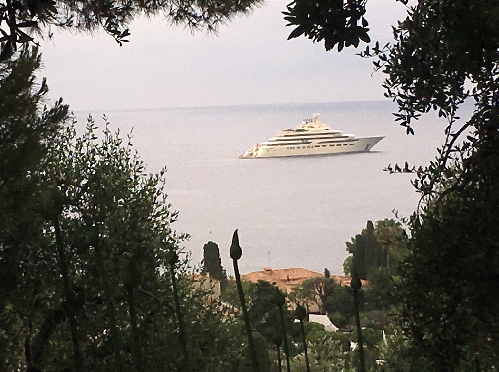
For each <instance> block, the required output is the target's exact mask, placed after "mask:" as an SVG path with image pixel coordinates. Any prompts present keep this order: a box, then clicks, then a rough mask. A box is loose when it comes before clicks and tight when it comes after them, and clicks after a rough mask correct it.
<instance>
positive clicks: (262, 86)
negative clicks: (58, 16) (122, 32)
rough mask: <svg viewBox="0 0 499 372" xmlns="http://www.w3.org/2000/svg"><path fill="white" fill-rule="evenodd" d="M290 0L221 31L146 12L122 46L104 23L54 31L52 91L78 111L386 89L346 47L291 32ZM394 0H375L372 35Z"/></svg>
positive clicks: (385, 36) (379, 31) (47, 67)
mask: <svg viewBox="0 0 499 372" xmlns="http://www.w3.org/2000/svg"><path fill="white" fill-rule="evenodd" d="M287 3H289V0H267V1H266V2H265V4H264V5H263V6H262V7H260V8H258V9H256V10H255V11H253V12H252V13H251V14H250V15H248V16H239V17H237V18H235V19H234V20H233V21H232V22H230V23H229V24H227V25H226V26H223V27H221V28H220V30H219V32H218V33H217V34H216V35H215V34H205V33H199V32H197V33H194V34H193V33H192V32H191V31H190V30H187V29H184V28H182V27H173V26H169V25H168V23H167V22H166V21H165V20H164V19H163V18H162V17H161V16H158V17H157V18H154V19H138V20H136V21H135V22H134V23H133V24H132V25H131V27H130V29H131V32H132V35H131V36H130V37H129V40H130V42H129V43H126V44H124V46H122V47H120V46H119V45H118V44H117V43H116V42H115V41H114V40H113V39H112V38H111V37H110V36H108V35H107V34H105V33H103V32H102V33H98V34H96V35H93V36H90V35H88V34H74V33H69V32H63V33H56V35H55V37H54V38H53V39H51V40H49V41H47V42H44V43H43V45H42V49H41V50H42V54H43V62H44V69H43V70H42V72H41V75H42V76H45V77H47V79H48V83H49V87H50V98H51V99H57V98H58V97H63V98H64V101H65V102H66V103H69V105H70V107H71V108H72V110H74V111H79V110H97V109H108V110H111V109H133V108H163V107H190V106H220V105H234V104H265V103H313V102H332V101H359V100H378V99H383V89H382V88H381V82H382V80H383V76H382V74H381V73H376V74H374V75H372V62H371V61H370V60H365V59H362V58H360V57H358V56H356V55H355V53H358V52H360V50H363V49H364V47H359V49H357V50H355V49H352V50H347V51H343V52H342V53H337V52H326V51H325V50H324V46H323V43H320V44H314V43H312V42H311V41H310V40H309V39H306V38H304V37H301V38H299V39H293V40H290V41H287V40H286V39H287V36H288V35H289V33H290V32H291V30H292V28H291V27H285V24H286V22H285V21H284V20H283V16H282V14H281V12H282V11H283V10H285V7H286V4H287ZM404 12H405V10H404V7H403V5H401V4H400V2H396V1H395V0H371V2H370V3H368V13H367V19H368V21H369V23H370V27H371V29H372V32H371V37H372V39H374V40H380V42H385V41H388V40H389V38H390V37H391V25H392V24H393V23H394V22H395V20H396V19H400V18H401V17H402V16H403V15H404Z"/></svg>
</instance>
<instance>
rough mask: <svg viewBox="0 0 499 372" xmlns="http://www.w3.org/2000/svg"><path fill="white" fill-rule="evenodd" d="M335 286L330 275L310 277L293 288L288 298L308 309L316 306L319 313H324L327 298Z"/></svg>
mask: <svg viewBox="0 0 499 372" xmlns="http://www.w3.org/2000/svg"><path fill="white" fill-rule="evenodd" d="M336 287H337V286H336V284H335V283H334V280H333V279H332V278H331V277H315V278H310V279H307V280H305V281H303V282H302V283H301V284H300V285H299V286H297V287H296V288H293V291H292V292H291V294H290V298H291V300H292V301H293V302H296V303H298V304H302V305H303V306H304V307H305V308H306V309H307V310H308V311H310V308H311V307H314V306H316V307H317V309H318V311H319V313H321V314H325V312H326V306H327V304H328V301H329V298H330V297H331V296H332V295H333V293H334V291H335V288H336ZM314 311H317V310H314Z"/></svg>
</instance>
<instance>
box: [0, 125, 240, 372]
mask: <svg viewBox="0 0 499 372" xmlns="http://www.w3.org/2000/svg"><path fill="white" fill-rule="evenodd" d="M99 138H101V139H99ZM42 160H43V162H42V163H41V164H40V170H37V171H36V172H35V171H33V173H32V175H33V176H38V177H39V179H42V178H43V179H44V180H46V181H47V183H48V184H50V185H51V184H52V183H53V182H56V183H57V184H59V187H60V190H62V192H63V193H64V201H65V202H64V209H63V211H62V215H61V217H60V231H61V237H62V241H63V250H64V255H65V258H66V261H67V268H68V279H69V284H70V292H71V295H70V296H65V295H64V293H63V292H62V291H61V290H60V288H61V287H62V285H61V284H62V283H61V278H60V275H59V267H58V266H57V262H58V260H57V250H56V246H55V238H56V237H55V232H54V230H53V229H51V228H50V224H47V223H46V222H44V220H43V219H41V218H40V217H37V214H36V213H34V212H31V213H32V215H33V218H34V220H33V221H34V222H35V223H37V224H38V225H39V226H40V228H39V229H38V230H37V235H34V236H30V237H29V238H30V239H29V244H27V245H26V246H25V247H24V246H18V250H17V251H15V252H16V254H17V257H25V258H22V259H21V260H20V261H19V262H16V263H15V264H14V263H12V264H10V266H8V267H11V268H12V271H7V273H11V274H9V275H12V274H13V275H14V276H13V277H12V278H11V279H9V280H10V281H11V282H13V283H16V284H15V285H13V286H5V287H4V286H2V288H1V290H2V294H3V295H2V297H1V299H2V303H1V305H2V307H1V313H0V320H1V323H0V326H1V332H0V335H1V336H2V348H1V349H0V353H1V354H0V355H1V358H0V360H2V361H3V360H5V363H6V365H4V367H5V368H4V369H3V370H6V371H14V370H16V369H17V368H21V369H23V368H25V365H26V361H27V363H28V364H29V365H30V366H32V367H35V366H36V367H37V368H40V369H43V370H44V371H49V372H50V371H61V370H72V369H73V361H72V358H73V351H72V347H71V338H70V336H69V330H68V326H67V324H66V323H65V318H66V311H67V306H68V305H69V304H71V303H72V306H73V307H74V309H75V314H74V316H75V317H76V320H77V324H78V326H77V334H78V338H79V340H80V342H79V344H80V349H81V354H82V360H83V363H84V367H83V369H84V370H93V371H104V370H108V369H109V368H112V369H113V370H118V371H130V370H135V368H136V367H134V366H133V365H134V364H133V362H132V361H133V354H132V351H133V352H137V354H136V358H135V364H136V366H137V365H138V364H137V363H141V364H140V366H142V368H143V370H147V371H163V370H169V371H177V370H181V369H183V370H186V368H187V370H196V371H220V372H222V371H226V370H230V368H231V366H232V365H233V361H234V360H236V359H237V358H239V356H240V353H241V352H242V347H241V346H240V343H238V342H237V341H235V340H237V339H239V337H240V335H239V333H238V331H236V330H237V329H239V326H238V325H237V324H236V323H234V322H233V321H230V320H226V321H222V314H223V313H225V309H223V308H222V307H221V306H219V304H218V303H217V302H213V301H211V302H210V301H208V300H207V299H208V298H209V296H207V295H209V293H206V292H203V291H194V290H193V289H192V286H191V280H190V275H189V274H188V273H187V272H186V268H187V258H185V259H180V260H172V259H171V258H172V252H173V253H174V256H177V255H178V254H179V253H180V248H179V246H178V244H180V243H181V241H182V239H183V238H184V236H183V235H181V236H176V235H175V234H174V233H173V231H172V230H171V228H170V224H171V223H172V222H173V221H174V220H175V218H176V216H177V214H176V212H171V211H170V207H169V205H168V204H167V203H166V200H165V194H164V192H163V185H164V173H163V172H161V173H160V174H157V175H146V174H145V173H144V166H143V163H142V162H141V161H140V159H139V158H138V157H137V155H136V154H135V153H134V151H133V146H132V144H131V143H130V142H127V143H124V141H123V140H122V138H121V137H119V136H118V135H113V134H111V133H110V131H109V130H107V128H106V129H105V130H104V133H103V135H102V136H101V137H99V136H98V135H97V127H96V126H95V124H94V123H93V121H92V120H89V123H88V125H87V131H86V133H85V134H84V135H83V136H82V137H77V136H76V133H75V130H74V128H73V127H72V126H68V127H67V128H66V129H65V130H64V131H63V132H59V136H58V137H56V138H55V141H54V142H53V146H52V148H51V149H50V151H49V152H48V155H47V157H46V158H43V159H42ZM28 206H29V205H28ZM28 206H27V207H28ZM35 207H36V206H31V208H35ZM38 216H39V215H38ZM36 218H38V220H37V219H36ZM37 221H38V222H37ZM27 238H28V237H26V239H27ZM1 248H2V251H1V253H2V255H1V258H2V263H3V262H7V259H8V258H9V257H10V256H9V251H7V245H5V244H4V243H2V246H1ZM19 248H22V249H19ZM21 254H22V255H23V256H20V255H21ZM172 264H173V274H174V277H175V278H176V293H177V295H178V298H179V305H180V313H179V312H176V311H175V305H174V303H175V301H174V292H173V291H172V281H171V280H172V276H171V275H170V273H171V266H170V265H172ZM5 266H7V265H5ZM2 274H3V271H2ZM3 283H6V282H3V281H2V284H3ZM68 299H69V300H68ZM179 314H182V317H183V319H184V322H183V323H184V324H185V329H184V331H185V332H184V337H186V343H185V344H186V345H188V350H187V352H188V356H189V358H188V361H186V360H185V359H184V358H183V357H182V355H183V352H182V344H183V343H182V342H181V340H180V332H179V327H180V318H179ZM133 323H135V324H133ZM228 345H231V346H230V347H228ZM164 350H169V352H168V353H165V352H164ZM137 357H138V359H137ZM186 363H188V365H186Z"/></svg>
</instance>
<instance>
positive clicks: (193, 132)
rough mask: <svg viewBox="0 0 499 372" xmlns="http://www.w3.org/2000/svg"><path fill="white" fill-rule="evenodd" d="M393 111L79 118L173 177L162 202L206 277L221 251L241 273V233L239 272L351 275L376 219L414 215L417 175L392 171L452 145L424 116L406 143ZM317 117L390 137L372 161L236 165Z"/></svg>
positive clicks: (363, 106) (222, 110) (441, 124)
mask: <svg viewBox="0 0 499 372" xmlns="http://www.w3.org/2000/svg"><path fill="white" fill-rule="evenodd" d="M393 112H396V107H395V105H394V104H393V103H392V102H391V101H388V100H387V101H367V102H332V103H316V104H314V103H312V104H311V103H306V104H268V105H244V106H227V107H192V108H164V109H147V110H121V111H88V112H76V113H75V115H76V118H77V121H78V124H77V127H78V128H79V129H82V128H84V126H85V123H86V119H87V117H88V115H92V117H93V118H94V120H95V121H96V123H97V125H99V126H100V127H101V128H103V126H104V121H103V120H102V117H103V115H105V116H106V117H107V119H108V121H109V122H110V129H111V130H113V131H115V130H118V129H119V130H120V133H121V134H122V135H123V136H126V135H127V134H130V133H131V135H132V142H133V144H134V146H135V148H136V150H137V151H138V154H139V156H140V158H141V159H142V160H143V161H144V162H145V164H146V171H147V172H148V173H157V172H159V171H160V170H161V169H162V168H164V167H165V168H166V169H167V172H166V192H167V194H168V200H169V203H171V208H172V209H174V210H176V211H178V213H179V214H178V220H177V221H176V222H175V223H174V224H173V225H172V228H173V230H175V231H176V232H177V233H178V234H179V233H188V234H189V235H190V239H189V240H188V241H186V242H184V243H183V252H184V253H185V254H186V255H188V256H189V257H190V263H191V264H190V265H191V267H192V268H196V267H199V265H200V262H201V260H202V258H203V246H204V244H206V243H207V242H208V241H213V242H215V243H217V244H218V246H219V249H220V256H221V260H222V265H223V267H224V268H225V270H226V271H227V273H228V274H232V273H233V269H232V260H231V259H230V257H229V247H230V244H231V239H232V234H233V232H234V230H236V229H238V235H239V241H240V245H241V247H242V251H243V255H242V258H241V259H240V260H239V267H240V271H241V272H242V273H247V272H251V271H256V270H262V268H263V267H270V268H272V269H277V268H297V267H300V268H305V269H308V270H312V271H316V272H320V273H321V272H323V271H324V269H325V268H327V269H329V271H330V272H331V273H332V274H338V275H341V274H342V273H343V261H344V260H345V258H346V257H347V255H348V252H347V251H346V245H345V242H347V241H350V240H351V238H352V237H354V236H355V235H356V234H359V233H360V232H361V231H362V229H363V228H364V227H365V226H366V223H367V221H368V220H371V221H373V222H375V221H378V220H382V219H385V218H393V219H398V218H400V217H408V216H410V215H411V214H412V213H413V212H414V211H415V210H416V208H417V204H418V201H419V195H418V194H417V193H416V192H415V189H414V187H413V186H412V184H411V181H412V180H414V179H415V174H413V173H398V174H390V172H387V171H384V169H385V168H386V167H387V166H389V165H391V167H394V164H395V163H398V164H399V165H401V166H403V165H404V163H405V162H408V164H409V165H410V166H411V167H412V166H415V167H416V168H417V167H419V166H424V165H427V164H428V163H429V162H430V161H431V160H433V159H434V158H435V156H436V154H437V147H439V146H440V145H442V144H443V142H444V140H445V133H444V131H445V127H446V125H447V122H446V121H445V120H444V119H441V118H438V116H437V115H435V114H431V113H430V114H427V115H425V116H423V117H422V118H420V119H419V120H418V121H417V122H416V123H415V124H414V129H415V134H414V135H407V134H406V131H405V129H404V128H403V127H401V126H400V125H398V124H397V123H396V122H395V117H394V115H393ZM314 113H320V114H321V118H322V121H323V122H324V123H325V124H327V125H329V126H330V127H331V128H333V129H339V130H342V131H344V132H346V133H353V134H356V135H357V136H359V137H361V136H378V135H382V136H385V138H384V139H383V140H382V141H381V142H380V143H378V144H377V145H376V146H375V147H374V148H373V150H372V151H370V152H367V153H355V154H342V155H326V156H306V157H290V158H266V159H240V158H239V156H240V155H242V154H243V153H244V152H245V151H246V150H247V149H249V148H250V147H251V146H253V145H255V144H256V143H258V142H263V141H265V140H267V139H268V138H270V137H272V136H273V135H275V134H276V133H277V132H278V131H279V130H281V129H286V128H295V127H296V126H297V125H298V124H299V123H300V122H301V121H302V119H304V118H311V117H312V114H314Z"/></svg>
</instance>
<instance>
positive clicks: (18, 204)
mask: <svg viewBox="0 0 499 372" xmlns="http://www.w3.org/2000/svg"><path fill="white" fill-rule="evenodd" d="M39 66H40V57H39V54H38V52H37V50H36V49H30V48H27V47H26V48H23V49H22V50H21V51H20V52H19V53H17V54H16V55H15V56H14V57H13V58H12V59H11V60H9V61H6V62H0V210H1V211H2V213H0V370H7V369H8V368H16V367H18V366H19V367H20V366H22V365H23V363H24V360H25V358H24V352H23V350H24V339H23V338H22V337H19V335H25V334H26V332H30V331H31V330H30V329H28V328H27V326H26V325H27V324H28V323H26V322H25V321H24V320H25V319H27V318H30V317H32V318H36V317H37V316H38V317H39V316H40V314H39V313H38V314H33V313H32V311H31V310H29V311H28V309H29V307H28V309H27V308H26V305H27V304H31V306H36V307H37V308H38V309H39V311H41V312H47V317H48V318H54V319H58V318H60V317H61V311H52V310H50V309H47V306H46V303H45V302H44V301H43V297H42V296H41V293H43V290H44V289H40V284H39V283H43V282H45V281H49V282H53V280H54V279H53V273H54V272H57V270H58V268H57V265H56V263H57V258H56V257H57V256H56V254H55V250H54V246H53V244H52V243H53V240H52V239H51V238H49V237H48V236H47V235H46V234H44V233H43V231H44V230H45V221H44V220H43V219H42V218H41V216H40V214H39V212H38V211H37V209H38V206H39V202H40V199H41V196H42V195H43V194H44V193H45V191H46V187H47V183H46V182H45V180H44V177H43V175H41V174H40V173H39V172H38V168H39V167H40V164H41V163H42V162H44V161H45V159H46V156H47V145H48V143H50V141H52V140H53V138H54V137H55V136H56V133H57V129H58V128H59V127H60V126H62V124H63V123H64V121H65V120H66V118H67V107H66V106H65V105H63V104H62V101H58V102H56V103H55V104H54V106H53V107H48V106H45V105H44V100H45V94H46V93H47V89H48V88H47V85H46V83H45V81H42V82H41V84H39V86H37V85H36V84H35V76H34V74H35V71H36V69H37V68H39ZM21 309H22V312H21V313H19V312H20V311H21Z"/></svg>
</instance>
